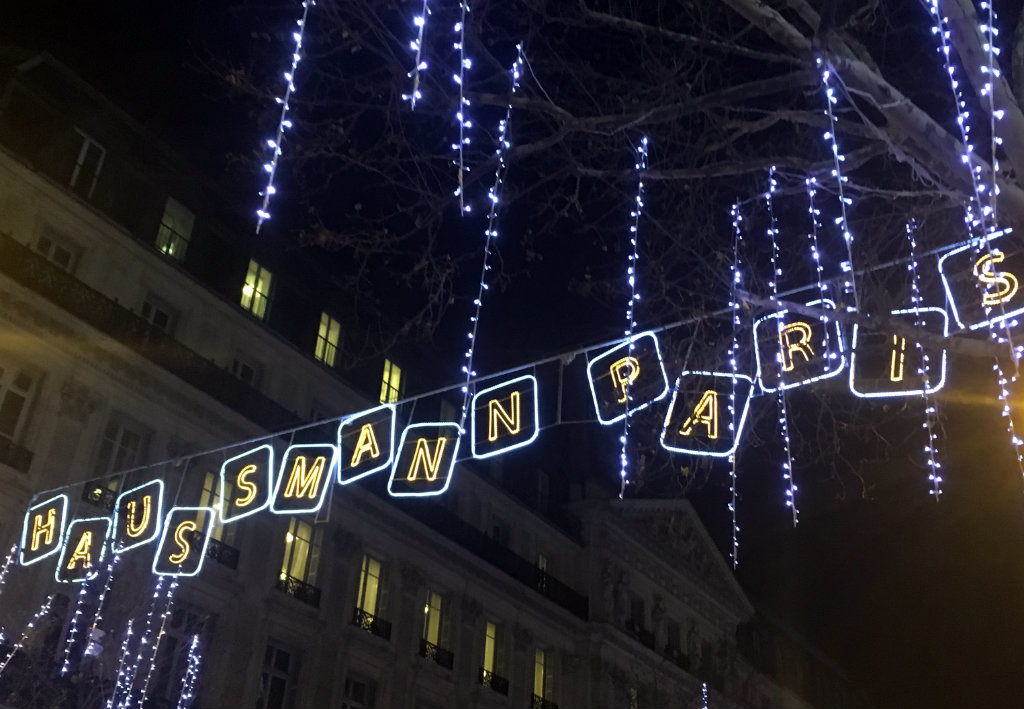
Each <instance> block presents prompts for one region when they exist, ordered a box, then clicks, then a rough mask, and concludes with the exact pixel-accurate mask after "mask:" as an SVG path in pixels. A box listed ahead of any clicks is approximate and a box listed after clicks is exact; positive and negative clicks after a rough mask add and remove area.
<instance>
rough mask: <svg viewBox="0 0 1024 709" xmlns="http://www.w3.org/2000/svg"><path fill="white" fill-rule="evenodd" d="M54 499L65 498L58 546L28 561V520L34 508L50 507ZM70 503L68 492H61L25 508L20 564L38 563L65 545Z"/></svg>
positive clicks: (19, 552) (19, 549)
mask: <svg viewBox="0 0 1024 709" xmlns="http://www.w3.org/2000/svg"><path fill="white" fill-rule="evenodd" d="M54 500H63V501H64V504H63V505H62V506H61V515H60V534H59V535H58V536H57V542H58V543H57V546H55V547H54V548H53V549H51V550H50V551H48V552H46V553H45V554H43V555H41V556H37V557H36V558H35V559H32V561H29V562H26V561H25V539H26V538H27V537H28V524H29V522H28V521H29V519H31V517H32V510H34V509H37V508H39V507H48V506H49V505H50V503H51V502H53V501H54ZM69 504H70V502H69V501H68V496H67V495H66V494H64V493H61V494H60V495H54V496H53V497H50V498H47V499H46V500H43V501H42V502H40V503H38V504H35V505H32V506H31V507H29V508H28V509H27V510H25V517H24V520H23V521H22V523H21V545H20V546H19V547H18V565H19V566H31V565H32V564H34V563H36V562H37V561H42V560H43V559H45V558H47V557H49V556H53V555H54V554H56V553H58V552H59V551H60V550H61V548H62V547H63V546H64V542H63V539H64V532H65V527H66V526H67V522H68V506H69Z"/></svg>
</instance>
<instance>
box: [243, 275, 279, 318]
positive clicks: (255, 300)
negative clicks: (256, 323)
mask: <svg viewBox="0 0 1024 709" xmlns="http://www.w3.org/2000/svg"><path fill="white" fill-rule="evenodd" d="M272 276H273V274H271V273H270V271H268V270H267V269H265V268H263V266H261V265H259V264H258V263H256V262H255V261H249V272H248V273H247V274H246V275H245V284H244V285H243V286H242V307H243V308H245V309H246V310H248V311H249V312H250V313H252V314H253V315H255V316H256V317H258V318H260V319H261V320H262V319H263V318H265V317H266V315H267V304H268V302H269V301H270V280H271V278H272Z"/></svg>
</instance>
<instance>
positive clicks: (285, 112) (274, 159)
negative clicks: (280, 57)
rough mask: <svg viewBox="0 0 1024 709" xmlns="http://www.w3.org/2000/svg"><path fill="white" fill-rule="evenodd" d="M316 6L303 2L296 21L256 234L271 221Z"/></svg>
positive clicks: (270, 143) (269, 143) (269, 140)
mask: <svg viewBox="0 0 1024 709" xmlns="http://www.w3.org/2000/svg"><path fill="white" fill-rule="evenodd" d="M315 4H316V0H302V17H301V18H300V19H298V20H296V22H295V24H296V26H297V27H298V29H296V30H295V31H293V32H292V40H293V41H294V42H295V47H294V48H293V49H292V63H291V67H290V68H289V69H288V70H287V71H285V72H284V81H285V90H284V96H278V97H276V98H275V99H274V100H275V101H276V102H277V103H278V105H280V106H281V116H280V118H279V119H278V121H277V133H276V134H275V135H274V137H273V138H267V143H266V144H267V147H268V148H269V149H270V151H271V153H270V159H269V160H268V161H267V162H265V163H264V164H263V171H264V172H266V173H267V186H266V187H265V188H264V189H263V191H262V192H260V195H261V196H262V197H263V204H262V206H260V208H259V209H257V210H256V218H257V219H256V233H257V234H259V233H260V227H262V226H263V222H265V221H267V220H268V219H270V198H271V197H273V196H274V194H275V193H276V192H277V188H276V187H274V177H275V176H276V175H277V164H278V161H279V160H280V159H281V145H282V143H283V142H284V134H285V131H286V130H288V129H290V128H291V127H292V120H291V117H290V116H289V111H290V110H291V99H292V95H293V94H294V93H295V72H296V70H297V69H298V68H299V62H300V61H302V40H303V37H304V36H305V33H306V22H307V20H308V18H309V8H310V7H311V6H313V5H315Z"/></svg>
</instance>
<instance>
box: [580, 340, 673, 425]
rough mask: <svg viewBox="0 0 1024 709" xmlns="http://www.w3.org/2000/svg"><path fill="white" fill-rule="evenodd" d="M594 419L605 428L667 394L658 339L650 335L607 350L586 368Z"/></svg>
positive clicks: (666, 380) (666, 379)
mask: <svg viewBox="0 0 1024 709" xmlns="http://www.w3.org/2000/svg"><path fill="white" fill-rule="evenodd" d="M587 378H588V379H590V392H591V394H592V395H593V397H594V407H595V408H596V409H597V420H598V421H600V422H601V423H602V424H604V425H608V424H610V423H615V422H616V421H621V420H622V419H623V418H624V417H625V416H626V413H627V411H628V413H630V414H632V413H633V412H635V411H639V410H640V409H642V408H644V407H646V406H648V405H650V404H651V403H653V402H655V401H658V400H659V399H662V398H663V397H664V396H665V395H666V394H667V393H668V377H667V376H666V374H665V366H664V364H662V361H661V351H660V350H659V349H658V338H657V337H655V336H654V333H652V332H644V333H641V334H639V335H634V336H633V339H632V340H630V341H628V342H623V343H621V344H619V345H616V346H615V347H613V348H612V349H610V350H606V351H605V352H603V353H601V354H600V355H598V356H597V357H595V358H594V359H592V360H590V364H589V365H587Z"/></svg>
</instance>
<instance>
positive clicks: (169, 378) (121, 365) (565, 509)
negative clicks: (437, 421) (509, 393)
mask: <svg viewBox="0 0 1024 709" xmlns="http://www.w3.org/2000/svg"><path fill="white" fill-rule="evenodd" d="M8 68H9V71H8V79H7V83H6V85H5V88H4V92H3V96H2V104H0V332H2V336H0V541H8V540H9V542H14V541H16V540H17V539H18V538H19V535H20V533H21V525H22V519H23V515H24V512H25V509H26V508H27V507H28V505H29V504H30V502H31V501H32V500H33V499H34V498H35V496H37V495H38V494H40V493H41V491H46V490H58V489H59V490H65V491H67V492H68V494H69V496H70V498H71V500H72V504H71V516H72V517H76V518H84V517H102V516H106V515H109V514H110V513H111V512H112V510H113V507H114V500H115V499H116V496H117V495H118V494H119V492H120V491H122V490H126V489H129V488H131V487H133V486H135V485H138V484H141V483H144V482H146V481H149V480H152V479H161V480H163V481H164V484H165V485H166V489H167V490H168V495H169V497H170V498H171V499H172V500H173V501H174V504H178V505H193V506H211V505H215V504H216V503H217V501H218V500H219V499H222V498H227V497H230V496H231V495H232V490H229V489H224V486H223V485H221V484H220V482H219V477H218V471H219V469H220V466H221V464H222V463H223V461H224V460H226V459H228V458H230V457H232V456H234V455H237V454H239V453H240V452H242V451H245V450H247V449H249V448H251V447H253V446H255V445H259V444H261V443H266V442H270V443H271V444H272V445H273V446H274V447H275V449H277V450H278V452H279V454H280V451H282V450H283V449H284V448H285V447H286V446H287V445H289V444H290V443H295V442H310V441H333V440H335V437H336V435H337V428H338V425H339V419H338V417H340V416H344V415H345V414H349V413H354V412H357V411H360V410H364V409H366V408H368V407H370V406H373V405H375V404H376V403H377V401H378V400H379V401H392V402H394V401H398V400H399V399H400V398H401V394H402V391H403V389H404V386H405V382H404V381H403V379H404V376H405V370H403V364H404V363H403V362H400V361H397V360H395V361H393V360H391V359H383V358H382V359H383V367H381V366H380V364H381V363H380V362H379V361H378V363H377V365H378V366H377V369H376V370H375V372H374V375H373V376H372V377H370V378H365V377H364V378H363V380H362V381H358V382H356V383H355V384H353V383H352V379H351V378H350V379H348V380H346V378H345V377H344V376H342V375H341V373H340V371H339V369H338V367H337V366H336V365H337V364H338V362H336V360H337V359H339V358H341V357H343V356H344V340H345V335H346V328H348V327H352V326H353V325H354V323H351V322H346V319H345V317H344V313H341V312H337V311H332V309H331V306H332V303H333V302H335V301H332V300H331V298H330V294H329V292H328V290H319V289H317V288H313V287H311V286H310V285H309V284H310V281H311V280H316V279H310V278H309V273H310V272H308V271H307V272H302V271H299V272H297V273H296V271H295V263H291V262H288V263H285V262H283V261H281V260H280V259H278V260H275V258H274V254H273V253H272V251H271V249H270V247H267V246H261V245H260V244H259V243H258V242H255V241H253V240H251V239H249V238H248V237H246V236H245V226H244V224H243V225H242V226H239V224H241V222H239V223H236V225H235V227H231V226H230V225H231V223H232V222H231V218H230V215H228V216H227V217H225V216H223V215H222V214H219V213H217V212H216V211H215V210H206V209H204V208H203V207H200V206H199V205H201V204H203V203H204V201H205V202H208V201H209V200H208V199H207V200H204V199H203V194H202V193H203V191H204V189H205V188H204V187H202V185H200V184H199V182H198V181H196V180H190V179H189V178H188V171H187V169H185V168H182V167H181V166H180V165H179V163H178V162H177V160H176V159H175V158H174V156H172V155H169V154H168V153H167V151H164V150H162V149H159V148H157V147H156V143H155V141H154V140H153V139H152V138H151V137H150V136H148V135H147V133H146V131H145V130H144V129H142V128H140V127H139V126H137V125H135V124H134V123H133V122H132V121H131V119H130V118H128V117H127V116H124V115H123V114H121V113H120V112H119V111H118V110H117V109H116V108H115V107H113V106H111V105H110V104H109V103H108V102H106V101H105V100H104V99H103V98H102V96H100V95H99V94H97V93H96V92H95V91H94V90H93V89H92V88H90V87H88V86H86V85H85V84H83V83H82V82H81V81H80V80H78V79H77V78H75V77H74V76H73V74H71V73H70V72H69V71H67V70H66V69H65V68H63V67H61V66H60V65H59V64H57V63H56V62H54V61H53V60H51V59H49V58H46V57H31V58H24V59H23V60H19V61H17V62H12V63H11V65H10V67H8ZM261 249H263V250H261ZM289 273H292V277H291V280H289V275H288V274H289ZM378 391H379V395H378ZM400 411H401V412H402V415H403V416H405V417H410V419H411V418H412V417H414V416H415V412H414V411H413V410H412V408H411V407H404V408H401V407H400ZM420 415H422V409H421V412H420ZM282 432H283V433H282ZM510 470H511V466H509V465H508V464H506V469H505V471H504V472H505V474H506V475H507V474H508V473H509V472H510ZM514 472H515V474H516V475H518V476H530V475H538V476H539V475H540V473H538V472H537V471H533V470H529V469H521V470H520V469H517V470H515V471H514ZM377 477H380V476H377ZM500 479H501V476H500V475H498V474H496V473H495V472H494V471H493V470H490V469H488V468H486V467H482V466H477V467H474V466H471V465H469V464H465V465H463V464H460V465H459V466H458V467H457V469H456V471H455V473H454V476H453V482H452V485H451V488H450V490H449V491H448V492H447V493H445V494H444V495H442V496H440V497H438V498H433V499H414V500H398V499H395V498H391V497H389V496H388V495H387V493H386V490H385V489H384V486H383V484H381V481H380V480H369V481H368V482H367V484H365V485H360V484H356V485H349V486H345V487H341V486H335V487H333V488H332V489H331V491H330V493H329V498H328V502H327V504H326V505H325V506H324V507H322V508H321V509H320V511H319V512H317V513H315V514H308V515H296V516H287V515H283V516H276V515H271V514H269V513H268V514H258V515H254V516H252V517H251V518H248V519H245V520H242V521H239V522H237V523H235V524H230V525H225V524H221V523H219V522H216V523H214V525H213V528H212V531H211V533H210V535H209V536H210V545H209V547H208V549H207V554H206V559H205V565H204V568H203V570H202V571H201V573H200V574H198V575H197V576H195V577H191V578H183V579H181V580H180V582H179V583H178V585H177V588H176V591H175V596H174V602H173V605H169V604H165V605H160V604H159V603H157V602H154V600H153V598H154V588H155V583H156V577H155V576H154V575H153V574H152V572H151V568H150V566H151V562H152V551H151V550H149V551H147V550H146V549H145V548H142V549H140V550H137V551H133V552H130V553H126V554H125V555H124V556H123V558H121V559H120V560H119V561H118V565H117V567H116V568H115V570H114V577H113V582H112V584H111V587H110V591H109V596H108V597H107V598H106V599H105V602H104V605H103V611H102V618H101V620H100V621H99V622H98V623H97V628H98V630H99V631H101V632H100V633H97V634H93V640H94V650H93V651H92V652H90V654H89V655H88V657H86V658H85V659H84V660H83V659H79V658H81V656H82V652H83V650H84V647H82V645H83V643H81V642H79V645H78V646H76V647H77V649H75V650H74V652H73V653H72V655H73V656H74V657H73V662H72V663H71V668H70V670H69V672H68V674H67V676H66V677H65V678H64V679H54V680H53V681H49V680H47V682H45V683H42V684H44V685H45V688H42V687H41V686H40V683H39V682H35V683H33V682H31V681H28V680H25V677H33V676H34V677H39V676H45V677H50V675H51V674H52V672H53V671H55V669H56V668H57V667H59V666H60V663H61V661H62V659H63V657H64V650H65V648H66V647H67V645H66V641H67V638H68V636H69V634H70V624H71V619H72V617H73V616H74V613H75V610H76V608H79V607H80V608H82V609H83V610H84V611H85V615H86V616H87V617H89V618H91V617H92V615H91V614H94V613H95V609H96V607H97V605H98V603H99V599H98V596H99V595H100V588H99V585H100V584H101V583H102V581H101V582H100V583H97V587H96V588H90V589H88V590H87V591H86V592H85V593H84V594H82V596H83V601H82V605H81V606H79V605H78V601H79V598H78V597H79V590H80V588H79V587H78V586H72V585H69V584H58V583H57V582H55V581H54V579H53V564H52V563H51V562H45V561H44V562H41V563H39V564H36V565H33V566H28V567H14V568H12V569H11V570H10V571H9V574H8V577H7V579H6V582H5V584H4V586H3V588H2V596H0V625H3V626H4V627H5V628H6V638H7V640H6V641H5V644H4V648H5V649H7V650H8V652H9V651H10V650H11V649H13V648H14V644H13V638H14V637H15V636H19V635H20V633H21V629H22V628H24V627H25V625H26V623H27V621H28V619H29V618H30V617H31V615H32V614H33V612H34V611H35V609H36V608H37V607H38V606H39V604H40V603H41V602H42V599H44V598H45V597H46V596H47V595H48V594H51V593H52V594H56V596H55V602H54V605H53V607H52V609H51V612H50V613H48V614H47V615H46V617H45V618H44V619H43V622H42V623H41V624H40V626H39V627H38V628H37V629H36V630H34V631H33V632H32V633H29V634H28V635H27V636H26V638H25V642H24V648H22V649H21V650H20V651H19V654H18V655H17V658H16V659H15V660H14V661H12V663H11V666H10V668H9V669H8V671H7V674H6V675H0V702H4V701H6V702H7V703H8V704H10V705H11V706H20V705H28V704H31V703H32V702H33V701H34V702H35V703H36V704H37V705H39V704H46V705H52V706H57V705H64V706H98V705H99V704H100V703H101V702H102V701H103V700H105V699H108V698H109V697H110V696H111V693H112V692H114V691H115V689H116V679H117V676H118V674H119V673H118V669H119V666H121V667H122V668H123V666H124V663H122V662H120V659H121V654H122V653H121V649H122V648H123V647H125V646H124V645H123V643H124V642H125V635H126V627H127V622H128V620H129V619H130V618H134V619H135V623H136V624H137V626H136V633H138V632H139V631H138V629H137V628H138V627H139V626H140V625H141V624H142V623H144V622H147V616H149V621H148V622H151V623H153V624H155V623H156V621H155V620H153V618H154V617H160V613H161V611H162V610H167V609H168V608H170V610H169V611H168V612H167V614H166V616H165V617H161V618H160V627H161V629H162V630H161V632H162V635H161V638H160V644H159V648H158V651H157V653H156V656H155V660H154V662H153V667H152V670H151V674H149V675H147V679H146V681H145V687H146V694H147V698H146V702H145V706H174V705H176V704H177V703H178V701H179V697H180V694H181V679H180V678H181V676H182V674H183V672H184V669H185V664H186V660H187V650H188V645H189V641H190V638H191V637H192V636H193V635H198V637H199V643H200V647H201V649H202V653H203V656H204V659H203V662H202V666H201V670H200V680H199V684H198V689H197V694H196V697H195V700H194V703H193V706H196V707H222V706H243V707H256V708H258V709H279V708H282V707H344V708H346V709H355V708H357V707H422V708H424V709H426V708H428V707H451V706H465V707H469V706H473V707H523V706H533V707H557V706H563V707H574V706H578V707H584V706H585V707H628V708H633V707H655V706H691V707H700V706H703V704H704V702H705V701H707V703H708V705H709V706H715V707H726V706H729V707H731V706H788V707H799V706H809V705H811V704H814V703H819V704H827V705H829V706H842V705H847V706H849V705H855V704H858V703H861V699H860V698H859V696H858V695H857V694H856V693H855V692H854V691H853V690H851V689H849V686H848V683H846V682H845V680H843V679H842V678H841V675H840V674H839V673H838V672H836V671H835V669H834V668H831V667H828V666H827V665H826V664H824V663H823V662H820V661H818V660H816V659H815V658H813V657H812V655H811V653H808V652H791V653H789V654H786V655H783V654H782V651H781V650H780V649H779V648H780V647H781V646H777V645H776V644H773V642H769V641H768V640H766V637H767V636H766V635H765V634H764V633H760V634H759V633H758V632H756V631H755V630H754V628H755V626H754V625H752V623H754V622H755V620H754V619H755V618H756V614H755V611H754V608H753V606H752V605H751V603H750V601H749V600H748V599H747V597H746V596H745V594H744V592H743V590H742V589H741V588H740V587H739V586H738V584H737V583H736V581H735V579H734V578H733V575H732V572H731V570H730V569H729V567H728V565H727V564H725V563H724V561H723V559H722V557H721V555H720V554H719V552H718V551H717V549H716V548H715V545H714V544H713V542H712V540H711V539H710V538H709V536H708V534H707V532H706V530H705V529H704V527H703V525H702V524H701V522H700V520H699V518H698V517H697V515H696V514H695V512H694V510H693V509H692V507H691V506H690V505H689V503H687V502H686V501H685V500H625V501H619V500H607V499H601V496H600V495H599V494H592V492H591V491H590V489H589V488H588V487H587V486H578V487H577V488H575V489H574V490H573V494H572V495H571V496H570V497H569V498H568V499H564V500H560V501H559V504H558V505H557V509H556V508H555V507H556V506H554V505H552V504H549V503H548V502H547V499H546V496H545V494H544V491H543V490H541V491H539V492H538V494H537V496H536V497H535V498H534V499H533V500H532V503H534V504H529V503H530V502H531V501H524V499H523V498H522V496H518V495H514V494H512V493H510V492H509V491H508V490H506V489H503V486H502V485H501V484H500ZM546 487H547V485H546V484H545V485H544V488H546ZM36 499H38V498H36ZM165 591H166V589H165ZM154 613H155V614H156V615H155V616H154ZM153 627H154V628H155V627H156V626H155V625H154V626H153ZM154 637H155V636H154ZM752 638H754V640H752ZM135 642H137V639H136V641H135ZM5 655H6V653H0V658H2V657H3V656H5ZM139 656H140V657H142V658H143V661H142V664H146V662H147V657H148V656H145V655H144V653H142V651H141V650H140V654H139ZM780 658H784V662H782V665H784V667H783V666H780V663H779V660H780ZM30 659H31V660H32V662H29V661H28V660H30ZM53 663H56V664H53ZM129 664H131V661H130V660H129ZM798 667H799V670H797V669H796V668H798ZM782 670H784V671H782ZM19 673H20V676H19ZM33 673H34V674H33ZM48 673H49V674H48ZM783 675H785V676H786V678H787V680H789V681H788V682H787V683H783V682H782V681H780V678H781V677H782V676H783ZM787 685H788V686H787ZM141 686H142V682H141V680H140V681H139V682H137V686H136V688H135V689H134V690H133V691H134V692H135V693H136V695H138V694H139V693H140V692H141V689H140V687H141ZM704 690H706V691H707V693H708V696H707V699H706V700H705V698H704V695H703V691H704ZM40 697H41V698H40Z"/></svg>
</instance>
